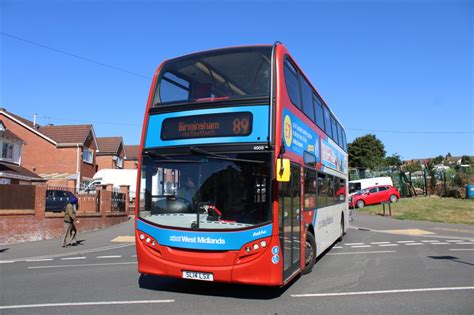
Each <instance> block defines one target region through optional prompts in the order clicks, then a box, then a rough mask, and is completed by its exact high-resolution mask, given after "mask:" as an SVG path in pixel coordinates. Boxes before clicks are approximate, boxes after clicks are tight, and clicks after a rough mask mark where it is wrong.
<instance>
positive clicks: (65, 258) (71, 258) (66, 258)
mask: <svg viewBox="0 0 474 315" xmlns="http://www.w3.org/2000/svg"><path fill="white" fill-rule="evenodd" d="M82 259H86V257H85V256H81V257H64V258H61V260H82Z"/></svg>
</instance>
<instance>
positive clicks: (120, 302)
mask: <svg viewBox="0 0 474 315" xmlns="http://www.w3.org/2000/svg"><path fill="white" fill-rule="evenodd" d="M157 303H174V300H141V301H100V302H77V303H48V304H24V305H4V306H0V310H6V309H18V308H36V307H60V306H86V305H124V304H157Z"/></svg>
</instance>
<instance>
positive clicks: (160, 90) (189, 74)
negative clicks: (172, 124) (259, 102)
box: [153, 46, 272, 106]
mask: <svg viewBox="0 0 474 315" xmlns="http://www.w3.org/2000/svg"><path fill="white" fill-rule="evenodd" d="M271 52H272V47H271V46H261V47H242V48H229V49H221V50H217V51H211V52H204V53H198V54H192V55H189V56H184V57H181V58H177V59H172V60H170V61H168V62H167V63H165V64H164V66H163V69H162V70H161V71H160V74H159V77H158V83H157V85H156V89H155V94H154V100H153V104H154V106H161V105H166V104H177V103H199V102H206V101H214V100H225V99H240V98H264V97H269V94H270V77H271Z"/></svg>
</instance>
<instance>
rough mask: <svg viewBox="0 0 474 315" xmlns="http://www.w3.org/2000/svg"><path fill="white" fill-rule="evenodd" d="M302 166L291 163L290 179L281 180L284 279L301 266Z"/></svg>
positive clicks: (281, 237)
mask: <svg viewBox="0 0 474 315" xmlns="http://www.w3.org/2000/svg"><path fill="white" fill-rule="evenodd" d="M300 176H301V171H300V166H299V165H296V164H295V165H293V164H292V165H291V176H290V181H289V182H287V183H284V182H280V189H279V209H278V214H279V225H280V243H281V247H282V254H283V280H284V281H285V280H286V279H288V277H289V276H291V275H292V274H293V273H294V272H295V271H297V270H298V268H299V266H300V258H301V252H300V251H301V225H300V215H301V210H300V209H301V199H300V193H301V182H300Z"/></svg>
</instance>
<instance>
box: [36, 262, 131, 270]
mask: <svg viewBox="0 0 474 315" xmlns="http://www.w3.org/2000/svg"><path fill="white" fill-rule="evenodd" d="M135 264H137V262H136V261H130V262H119V263H107V264H82V265H55V266H34V267H28V269H47V268H69V267H90V266H112V265H135Z"/></svg>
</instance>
